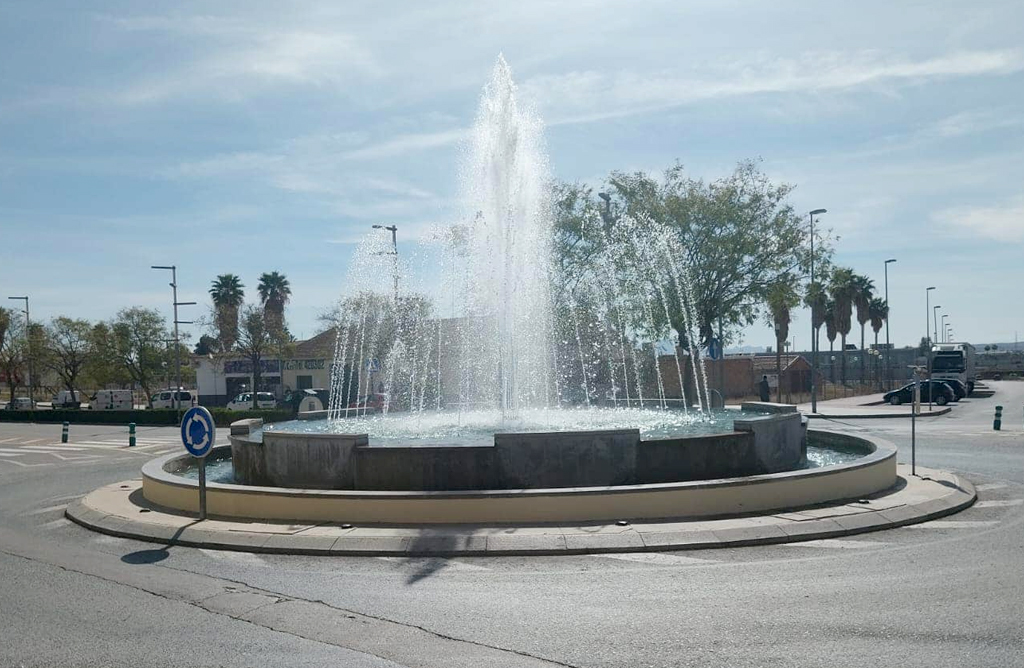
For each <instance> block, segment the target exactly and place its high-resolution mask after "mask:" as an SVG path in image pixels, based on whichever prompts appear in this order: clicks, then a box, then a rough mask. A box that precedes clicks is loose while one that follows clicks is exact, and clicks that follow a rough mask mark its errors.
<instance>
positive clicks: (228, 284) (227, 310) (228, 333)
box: [200, 274, 245, 354]
mask: <svg viewBox="0 0 1024 668" xmlns="http://www.w3.org/2000/svg"><path fill="white" fill-rule="evenodd" d="M243 288H245V286H244V285H243V284H242V280H241V279H240V278H239V277H238V276H236V275H234V274H221V275H220V276H218V277H217V278H216V279H215V280H214V281H213V283H212V284H211V286H210V297H211V298H212V299H213V309H214V321H215V323H216V327H217V340H218V342H219V344H220V345H219V348H220V350H231V349H232V348H233V347H234V345H235V342H236V341H237V340H238V309H239V308H240V307H241V306H242V302H243V301H245V291H244V289H243ZM200 343H202V340H200ZM202 354H206V353H202Z"/></svg>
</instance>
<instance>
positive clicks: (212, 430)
mask: <svg viewBox="0 0 1024 668" xmlns="http://www.w3.org/2000/svg"><path fill="white" fill-rule="evenodd" d="M216 440H217V427H216V426H215V425H214V424H213V416H212V415H210V411H208V410H206V409H205V408H203V407H202V406H195V407H193V408H190V409H188V410H187V411H185V415H184V417H182V418H181V442H182V443H184V444H185V449H186V450H188V452H189V454H190V455H192V456H193V457H205V456H206V454H207V453H208V452H210V448H212V447H213V444H214V442H215V441H216Z"/></svg>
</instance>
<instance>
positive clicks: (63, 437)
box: [60, 422, 71, 443]
mask: <svg viewBox="0 0 1024 668" xmlns="http://www.w3.org/2000/svg"><path fill="white" fill-rule="evenodd" d="M70 426H71V423H69V422H65V423H64V426H63V427H61V428H60V442H61V443H67V442H68V427H70Z"/></svg>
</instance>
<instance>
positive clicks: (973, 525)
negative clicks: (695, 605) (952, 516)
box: [907, 520, 999, 529]
mask: <svg viewBox="0 0 1024 668" xmlns="http://www.w3.org/2000/svg"><path fill="white" fill-rule="evenodd" d="M993 524H999V522H996V521H985V520H932V521H931V522H924V523H923V524H908V525H907V528H908V529H978V528H981V527H990V526H992V525H993Z"/></svg>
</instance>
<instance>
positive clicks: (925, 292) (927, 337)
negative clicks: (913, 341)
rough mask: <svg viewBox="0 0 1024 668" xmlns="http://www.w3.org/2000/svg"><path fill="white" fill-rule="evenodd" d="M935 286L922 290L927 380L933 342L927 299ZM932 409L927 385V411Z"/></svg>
mask: <svg viewBox="0 0 1024 668" xmlns="http://www.w3.org/2000/svg"><path fill="white" fill-rule="evenodd" d="M934 289H935V286H934V285H933V286H931V287H928V288H925V290H924V309H925V310H924V339H925V341H926V342H927V343H928V350H927V351H926V352H925V363H926V364H927V365H928V369H927V371H928V380H931V379H932V343H934V342H935V340H934V339H932V337H930V336H928V314H929V313H931V310H932V309H931V307H930V306H929V297H930V296H931V292H932V290H934ZM931 409H932V386H931V385H930V384H929V385H928V410H931Z"/></svg>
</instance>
